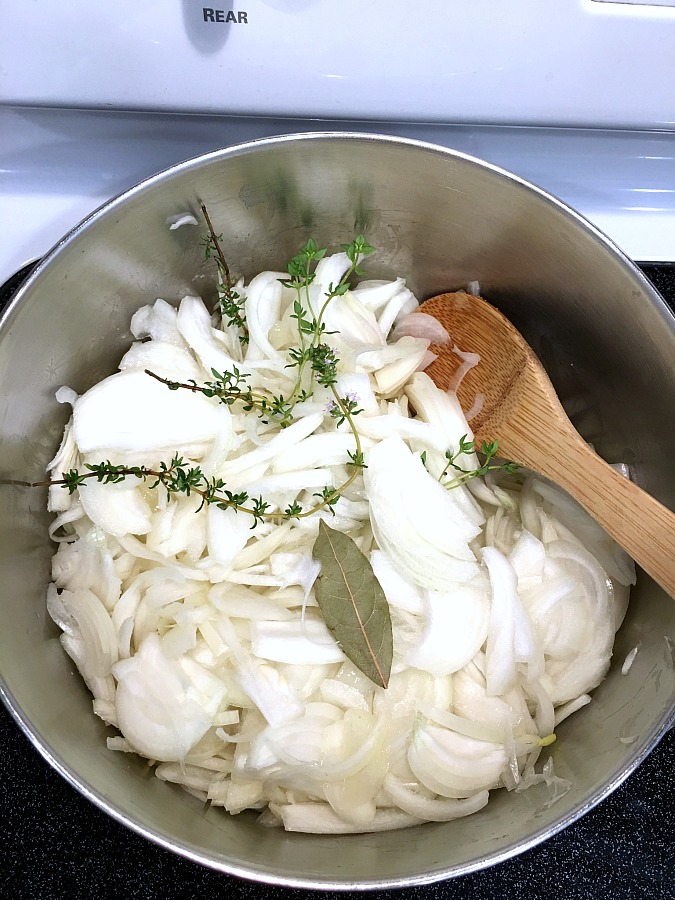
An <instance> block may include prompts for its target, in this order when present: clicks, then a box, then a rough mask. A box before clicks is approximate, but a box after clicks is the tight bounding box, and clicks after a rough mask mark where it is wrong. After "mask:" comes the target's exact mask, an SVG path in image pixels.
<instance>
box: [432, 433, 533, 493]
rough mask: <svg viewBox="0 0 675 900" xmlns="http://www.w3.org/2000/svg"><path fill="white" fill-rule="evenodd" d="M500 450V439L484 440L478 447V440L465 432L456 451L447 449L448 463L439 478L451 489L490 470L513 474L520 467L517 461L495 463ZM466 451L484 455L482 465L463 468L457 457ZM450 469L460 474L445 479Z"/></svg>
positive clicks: (444, 485)
mask: <svg viewBox="0 0 675 900" xmlns="http://www.w3.org/2000/svg"><path fill="white" fill-rule="evenodd" d="M498 452H499V441H483V442H482V444H481V446H480V447H477V446H476V442H475V441H470V440H468V435H466V434H464V435H462V437H461V438H460V439H459V448H458V449H457V450H456V451H455V452H454V453H453V452H452V450H446V452H445V458H446V460H447V463H446V466H445V468H444V469H443V471H442V472H441V474H440V475H439V476H438V480H439V481H440V482H441V484H442V485H443V487H444V488H447V489H448V490H450V489H452V488H455V487H458V486H459V485H460V484H464V483H465V482H467V481H469V480H470V479H471V478H478V477H479V476H483V475H486V474H487V473H488V472H493V471H496V470H499V471H502V472H507V473H508V474H510V475H512V474H513V473H514V472H516V471H517V470H518V469H519V468H520V467H519V466H518V465H517V463H514V462H511V461H510V460H507V461H505V462H503V463H494V462H493V460H494V459H495V457H496V456H497V454H498ZM464 453H480V454H481V455H482V456H483V463H482V465H480V466H479V467H478V468H477V469H463V468H462V467H461V466H459V465H458V464H457V459H458V458H459V457H460V456H461V455H462V454H464ZM450 469H453V470H454V471H456V472H459V475H455V476H454V477H453V478H451V479H449V480H447V481H444V480H443V479H444V478H445V476H446V475H447V474H448V472H449V471H450Z"/></svg>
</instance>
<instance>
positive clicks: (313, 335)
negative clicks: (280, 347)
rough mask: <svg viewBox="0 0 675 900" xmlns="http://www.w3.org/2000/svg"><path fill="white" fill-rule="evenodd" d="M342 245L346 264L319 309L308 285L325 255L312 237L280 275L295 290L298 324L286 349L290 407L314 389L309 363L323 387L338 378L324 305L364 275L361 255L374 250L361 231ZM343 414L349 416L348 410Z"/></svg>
mask: <svg viewBox="0 0 675 900" xmlns="http://www.w3.org/2000/svg"><path fill="white" fill-rule="evenodd" d="M340 247H341V249H342V250H343V251H344V253H345V254H346V255H347V259H348V260H349V263H350V265H349V267H348V268H347V270H346V272H345V273H344V275H343V276H342V278H341V279H340V280H339V282H338V283H337V284H335V285H334V284H333V283H330V284H329V285H328V289H327V290H326V292H325V294H324V295H323V298H322V299H321V306H320V308H319V309H318V310H315V309H314V306H313V303H312V296H311V292H310V286H311V285H312V283H313V282H314V280H315V278H316V265H317V263H319V262H320V261H321V260H322V259H323V258H324V256H325V255H326V248H325V247H318V246H317V244H316V242H315V241H314V240H312V239H311V238H310V239H309V240H308V241H307V243H306V244H305V245H304V247H302V248H301V249H300V252H299V253H297V254H296V255H295V256H294V257H293V258H292V259H291V260H289V262H288V265H287V267H286V270H287V272H288V276H289V277H288V278H281V279H280V281H281V283H282V284H283V285H284V287H287V288H290V289H292V290H294V291H295V293H296V296H295V299H294V301H293V313H292V314H291V318H293V319H295V321H296V322H297V326H298V335H299V344H300V346H299V347H294V348H291V350H289V353H288V357H289V363H288V368H297V370H298V371H297V373H296V378H295V384H294V385H293V389H292V391H291V393H290V396H289V397H288V403H289V406H290V409H291V410H293V408H294V407H295V405H296V404H297V403H299V402H301V401H302V400H306V399H308V397H310V396H311V395H312V393H313V390H312V386H311V384H310V385H309V386H305V371H306V369H307V365H309V368H310V371H311V373H312V376H313V380H314V381H316V382H317V383H318V384H320V385H322V386H324V387H329V388H330V387H332V386H333V385H334V384H335V383H336V381H337V365H338V362H339V360H338V358H337V355H336V353H335V351H334V350H333V348H332V347H330V346H329V345H328V344H327V343H326V342H325V340H324V337H325V335H326V334H327V333H328V332H327V330H326V324H325V322H324V321H323V319H324V315H325V312H326V309H327V308H328V305H329V304H330V302H331V301H332V300H334V299H335V298H336V297H343V296H344V295H345V294H346V293H347V291H348V290H349V281H350V279H351V277H352V276H353V275H363V274H364V271H363V269H362V268H361V266H360V262H361V259H362V258H363V257H364V256H369V255H370V254H371V253H373V251H374V248H373V247H371V245H370V244H369V243H368V242H367V241H366V239H365V237H364V236H363V235H362V234H360V235H358V236H357V237H355V238H354V240H353V241H352V242H351V243H349V244H341V245H340ZM346 418H348V419H349V418H350V414H349V413H348V414H347V416H346Z"/></svg>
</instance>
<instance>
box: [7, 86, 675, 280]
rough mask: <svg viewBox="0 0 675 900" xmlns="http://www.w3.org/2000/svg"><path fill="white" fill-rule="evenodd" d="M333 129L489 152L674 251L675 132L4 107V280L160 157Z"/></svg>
mask: <svg viewBox="0 0 675 900" xmlns="http://www.w3.org/2000/svg"><path fill="white" fill-rule="evenodd" d="M674 96H675V93H674ZM336 128H339V129H341V130H352V131H353V130H357V131H378V132H380V133H383V134H398V135H401V136H403V137H411V138H417V139H420V140H425V141H431V142H433V143H437V144H441V145H444V146H446V147H452V148H454V149H456V150H460V151H462V152H464V153H469V154H471V155H473V156H477V157H479V158H481V159H485V160H487V161H489V162H492V163H495V164H497V165H499V166H502V167H503V168H505V169H507V170H509V171H511V172H514V173H515V174H517V175H520V176H522V177H523V178H525V179H527V180H528V181H531V182H533V183H535V184H537V185H539V186H540V187H543V188H544V189H545V190H547V191H549V192H550V193H552V194H554V195H555V196H558V197H560V199H562V200H564V201H565V202H566V203H568V204H569V205H570V206H572V207H574V208H576V209H577V210H579V212H581V213H582V214H583V215H585V216H586V217H587V218H588V219H590V220H591V221H592V222H593V223H594V224H595V225H597V226H598V227H599V228H600V229H601V230H602V231H604V232H605V233H606V234H607V235H608V236H609V237H611V238H612V239H613V240H614V241H615V242H616V243H617V244H618V245H619V246H620V247H621V248H622V249H623V250H624V251H625V252H626V253H627V254H628V255H629V256H631V257H632V258H633V259H637V260H642V261H659V260H671V261H672V260H675V134H668V133H647V132H618V131H601V130H590V129H583V130H582V129H532V128H505V127H501V128H500V127H486V126H483V127H478V126H476V127H473V126H450V125H446V126H440V125H401V124H396V123H391V122H389V123H382V122H378V123H373V122H347V123H345V122H330V121H320V122H315V121H309V120H284V119H254V118H219V117H206V116H194V117H190V118H185V117H183V116H159V115H149V114H144V115H137V114H132V113H112V112H107V113H106V112H86V111H75V110H26V109H6V108H5V109H3V108H0V175H1V178H0V235H1V236H2V241H0V283H1V282H3V281H4V280H5V279H7V278H9V277H10V276H11V275H12V274H13V273H14V272H16V271H17V270H18V269H20V268H21V267H22V266H23V265H25V264H26V263H28V262H30V261H32V260H35V259H37V258H38V257H40V256H42V255H43V254H44V253H46V252H47V250H49V249H50V248H51V247H52V245H53V244H54V243H55V242H56V241H57V240H58V239H59V238H60V237H61V236H62V235H63V234H65V232H66V231H68V230H69V229H70V228H72V227H73V226H74V225H76V224H77V223H78V222H79V221H80V220H81V219H82V218H83V217H84V216H86V215H87V214H88V213H90V212H91V211H92V210H94V209H95V208H97V207H98V206H99V205H100V204H101V203H103V202H105V201H106V200H108V199H109V198H110V197H112V196H114V195H115V194H117V193H119V192H120V191H122V190H124V189H126V188H128V187H131V186H132V185H133V184H135V183H136V182H138V181H140V180H141V179H143V178H145V177H147V176H149V175H152V174H153V173H155V172H157V171H159V170H161V169H162V168H164V167H166V166H169V165H172V164H173V163H177V162H180V161H181V160H184V159H187V158H189V157H191V156H196V155H198V154H200V153H204V152H207V151H209V150H213V149H217V148H219V147H226V146H230V145H232V144H236V143H239V142H242V141H247V140H251V139H254V138H260V137H266V136H269V135H273V134H282V133H293V132H299V131H312V130H323V129H326V130H333V129H336Z"/></svg>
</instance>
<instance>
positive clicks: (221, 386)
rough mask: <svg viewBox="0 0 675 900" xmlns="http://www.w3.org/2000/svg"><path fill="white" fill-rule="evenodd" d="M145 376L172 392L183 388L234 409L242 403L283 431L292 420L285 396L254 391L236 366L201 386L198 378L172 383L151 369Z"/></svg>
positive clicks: (214, 375)
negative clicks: (237, 404) (235, 405)
mask: <svg viewBox="0 0 675 900" xmlns="http://www.w3.org/2000/svg"><path fill="white" fill-rule="evenodd" d="M145 374H146V375H150V376H151V377H152V378H155V379H156V380H157V381H160V382H161V383H162V384H165V385H166V386H167V387H168V388H169V390H170V391H177V390H180V389H183V390H187V391H192V392H193V393H199V394H204V396H205V397H216V398H217V399H218V400H220V402H221V403H223V404H224V405H225V406H232V405H233V404H234V403H237V402H239V403H241V404H242V409H243V411H244V412H251V411H252V410H257V412H258V415H259V416H260V418H261V419H262V420H263V423H264V424H265V425H267V424H269V420H270V419H274V420H275V421H276V422H277V423H278V424H279V425H281V427H282V428H285V427H286V426H287V425H290V423H291V421H292V419H291V415H290V410H289V409H288V403H287V401H286V400H285V399H284V397H283V396H281V395H279V396H278V397H275V396H273V395H270V396H268V395H267V394H263V393H261V392H257V391H252V390H251V388H250V386H249V385H248V384H247V381H246V379H247V378H248V376H247V374H246V373H242V372H240V371H239V369H238V368H237V367H236V366H234V367H233V368H232V371H231V372H218V371H216V369H211V374H212V375H213V377H214V379H215V380H214V381H206V382H205V383H204V384H197V382H196V381H195V380H194V378H191V379H190V380H189V381H188V382H183V381H172V380H171V379H170V378H164V377H163V376H162V375H157V373H156V372H153V371H152V370H150V369H145ZM265 417H267V418H265Z"/></svg>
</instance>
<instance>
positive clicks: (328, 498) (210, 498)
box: [17, 455, 355, 528]
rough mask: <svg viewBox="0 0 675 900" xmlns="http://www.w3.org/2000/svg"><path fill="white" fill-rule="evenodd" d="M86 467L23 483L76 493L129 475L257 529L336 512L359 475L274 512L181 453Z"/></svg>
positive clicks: (111, 482)
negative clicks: (152, 462)
mask: <svg viewBox="0 0 675 900" xmlns="http://www.w3.org/2000/svg"><path fill="white" fill-rule="evenodd" d="M85 468H86V469H87V470H88V471H87V472H81V471H79V470H78V469H71V470H70V471H69V472H66V473H64V475H63V478H56V479H53V480H51V481H37V482H30V483H26V482H21V484H26V486H27V487H39V486H41V485H50V486H51V485H55V484H56V485H59V484H60V485H61V486H62V487H64V488H65V489H66V490H67V491H68V493H70V494H73V493H75V491H76V490H78V488H79V487H80V486H81V485H83V484H85V483H86V481H88V480H90V479H95V480H96V481H97V482H99V483H100V484H118V483H119V482H121V481H124V480H125V479H126V478H138V479H140V480H142V481H146V482H149V484H148V487H149V488H157V487H162V488H164V490H165V491H166V492H167V497H170V496H171V495H172V494H185V495H186V496H188V497H189V496H191V495H193V494H195V495H197V496H198V497H200V498H201V503H200V504H199V506H198V507H197V512H199V510H201V509H202V508H203V507H204V506H205V505H206V504H215V505H216V506H217V507H218V509H233V510H234V511H235V512H243V513H247V514H248V515H250V516H252V517H253V524H252V525H251V528H255V527H256V525H257V524H258V523H259V522H267V521H272V522H283V521H287V520H288V519H304V518H307V517H308V516H312V515H314V513H316V512H318V511H319V510H320V509H323V508H324V507H327V508H329V509H330V511H331V512H333V514H334V510H333V509H332V507H333V506H335V504H336V503H337V501H338V500H339V499H340V496H341V495H340V490H342V489H343V488H344V487H345V486H347V485H348V484H350V483H351V482H352V481H353V480H354V477H355V474H354V475H352V476H351V477H350V478H349V479H348V481H346V482H345V484H344V485H342V486H341V488H340V490H337V489H335V488H331V487H326V488H324V489H323V491H322V492H321V493H320V494H314V496H315V497H318V498H319V499H318V501H317V502H316V503H314V504H313V505H312V506H311V507H308V508H303V507H302V505H301V504H300V503H298V502H297V500H296V501H293V502H292V503H290V504H289V505H288V506H287V507H286V508H285V509H283V510H278V511H273V510H272V505H271V503H269V502H268V501H267V500H265V499H264V498H263V497H262V496H258V497H252V496H251V495H249V494H248V492H246V491H240V492H237V493H235V492H233V491H230V490H228V489H227V486H226V483H225V482H224V481H223V479H222V478H209V477H208V476H207V475H205V474H204V472H203V471H202V469H201V468H200V467H199V466H192V465H189V464H188V463H186V462H185V460H184V459H183V458H182V457H181V456H178V455H176V456H174V457H173V458H172V459H171V462H170V463H169V464H168V465H167V464H166V463H164V462H161V463H160V465H159V467H158V468H156V469H153V468H150V467H148V466H126V465H117V464H115V463H112V462H111V461H110V460H106V461H105V462H100V463H96V464H89V463H87V464H86V465H85ZM17 483H18V482H17Z"/></svg>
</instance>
